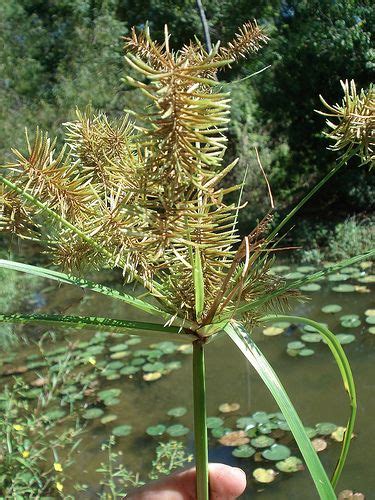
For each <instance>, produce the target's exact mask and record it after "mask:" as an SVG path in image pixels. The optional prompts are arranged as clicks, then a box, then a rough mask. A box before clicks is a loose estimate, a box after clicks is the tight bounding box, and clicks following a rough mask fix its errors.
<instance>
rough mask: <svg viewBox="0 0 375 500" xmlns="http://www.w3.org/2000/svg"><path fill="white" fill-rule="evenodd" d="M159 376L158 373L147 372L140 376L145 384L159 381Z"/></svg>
mask: <svg viewBox="0 0 375 500" xmlns="http://www.w3.org/2000/svg"><path fill="white" fill-rule="evenodd" d="M161 376H162V375H161V373H160V372H149V373H145V374H144V375H142V378H143V380H145V381H146V382H154V381H155V380H159V378H161Z"/></svg>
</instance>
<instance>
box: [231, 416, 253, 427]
mask: <svg viewBox="0 0 375 500" xmlns="http://www.w3.org/2000/svg"><path fill="white" fill-rule="evenodd" d="M236 425H237V427H238V428H239V429H252V428H253V427H256V422H255V420H254V419H253V418H252V417H240V418H238V419H237V420H236Z"/></svg>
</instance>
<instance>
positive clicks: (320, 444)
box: [311, 438, 327, 452]
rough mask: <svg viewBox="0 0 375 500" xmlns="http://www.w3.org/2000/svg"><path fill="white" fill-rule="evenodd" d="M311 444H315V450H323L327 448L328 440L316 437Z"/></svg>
mask: <svg viewBox="0 0 375 500" xmlns="http://www.w3.org/2000/svg"><path fill="white" fill-rule="evenodd" d="M311 444H312V445H313V448H314V450H315V451H317V452H319V451H323V450H325V449H326V448H327V441H325V440H324V439H322V438H315V439H313V440H312V441H311Z"/></svg>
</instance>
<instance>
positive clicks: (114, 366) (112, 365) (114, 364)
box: [106, 361, 125, 370]
mask: <svg viewBox="0 0 375 500" xmlns="http://www.w3.org/2000/svg"><path fill="white" fill-rule="evenodd" d="M124 366H125V365H124V363H123V362H122V361H111V362H109V363H108V364H107V366H106V370H121V368H124Z"/></svg>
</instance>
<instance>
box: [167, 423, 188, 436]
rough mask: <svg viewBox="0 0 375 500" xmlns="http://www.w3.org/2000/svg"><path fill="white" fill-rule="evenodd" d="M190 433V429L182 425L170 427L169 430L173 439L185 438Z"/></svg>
mask: <svg viewBox="0 0 375 500" xmlns="http://www.w3.org/2000/svg"><path fill="white" fill-rule="evenodd" d="M188 432H189V429H188V428H187V427H185V426H184V425H181V424H175V425H170V426H169V427H168V428H167V433H168V434H169V435H170V436H171V437H180V436H185V435H186V434H188Z"/></svg>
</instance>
